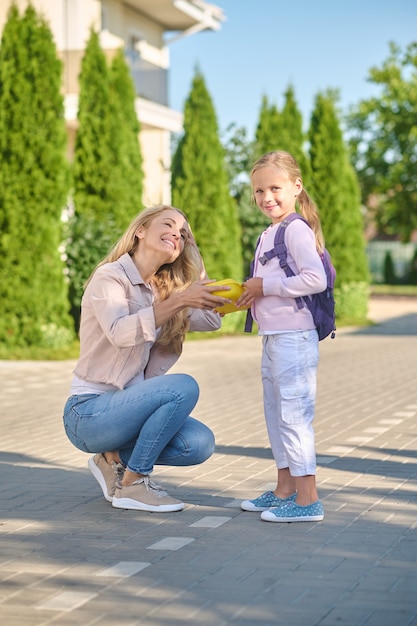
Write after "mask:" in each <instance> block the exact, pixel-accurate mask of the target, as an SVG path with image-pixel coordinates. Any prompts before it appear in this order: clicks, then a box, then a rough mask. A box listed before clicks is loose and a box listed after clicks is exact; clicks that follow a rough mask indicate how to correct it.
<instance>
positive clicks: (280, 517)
mask: <svg viewBox="0 0 417 626" xmlns="http://www.w3.org/2000/svg"><path fill="white" fill-rule="evenodd" d="M261 519H263V520H264V521H265V522H321V520H322V519H324V509H323V505H322V503H321V502H320V500H317V502H313V504H309V505H308V506H301V505H300V504H297V503H296V502H286V503H285V504H282V505H281V506H279V507H277V508H276V509H275V508H274V509H270V510H269V511H264V512H263V513H262V515H261Z"/></svg>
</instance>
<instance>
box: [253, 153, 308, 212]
mask: <svg viewBox="0 0 417 626" xmlns="http://www.w3.org/2000/svg"><path fill="white" fill-rule="evenodd" d="M252 188H253V193H254V196H255V201H256V204H257V206H258V207H259V209H260V210H261V211H262V213H263V214H264V215H266V216H267V217H268V218H269V219H270V220H271V222H272V223H273V224H277V223H278V222H281V221H282V220H283V219H284V218H285V217H287V215H289V213H294V211H295V204H296V201H297V196H298V195H299V194H300V192H301V190H302V188H303V185H302V182H301V179H300V178H297V179H296V180H295V182H292V181H291V180H290V179H289V178H288V175H287V173H286V172H285V171H284V170H280V169H278V168H276V167H273V166H272V165H271V166H269V165H268V166H266V167H261V168H260V169H259V170H256V172H254V173H253V175H252Z"/></svg>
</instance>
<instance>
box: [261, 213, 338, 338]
mask: <svg viewBox="0 0 417 626" xmlns="http://www.w3.org/2000/svg"><path fill="white" fill-rule="evenodd" d="M277 228H279V224H271V226H269V227H268V228H267V229H266V230H265V231H264V232H263V233H262V235H261V241H260V244H259V246H258V250H257V253H256V258H255V268H254V274H253V275H254V276H256V277H260V278H263V294H264V295H263V297H261V298H257V299H256V300H255V302H254V303H253V305H252V316H253V319H254V320H255V321H256V322H257V324H258V329H259V334H261V335H263V334H271V333H274V332H280V331H286V330H312V329H313V328H315V326H314V321H313V317H312V315H311V313H310V311H309V310H308V308H307V307H304V308H302V309H298V307H297V303H296V301H295V298H296V297H298V296H308V295H312V294H314V293H320V292H321V291H324V289H325V288H326V284H327V281H326V272H325V271H324V267H323V263H322V261H321V259H320V256H319V254H318V252H317V250H316V241H315V236H314V233H313V231H312V230H311V228H310V227H309V226H307V224H305V223H304V222H303V221H302V220H295V221H294V222H291V224H290V225H289V226H288V227H287V228H286V231H285V245H286V246H287V262H288V265H289V266H290V267H291V269H292V270H293V272H295V274H296V275H295V276H291V277H287V276H286V275H285V272H284V270H283V269H282V268H281V267H280V265H279V261H278V257H274V258H272V259H271V260H270V261H268V262H267V263H265V265H261V263H259V262H258V259H259V257H260V256H262V255H263V254H264V253H265V252H267V251H268V250H271V248H273V247H274V237H275V233H276V229H277Z"/></svg>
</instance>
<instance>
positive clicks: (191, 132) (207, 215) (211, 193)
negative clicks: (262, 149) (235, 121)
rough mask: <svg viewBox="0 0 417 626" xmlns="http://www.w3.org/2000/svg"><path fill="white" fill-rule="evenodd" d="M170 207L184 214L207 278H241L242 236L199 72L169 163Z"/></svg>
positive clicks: (195, 76)
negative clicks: (182, 126) (170, 167)
mask: <svg viewBox="0 0 417 626" xmlns="http://www.w3.org/2000/svg"><path fill="white" fill-rule="evenodd" d="M171 182H172V198H173V204H174V205H175V206H177V207H178V208H180V209H182V210H183V211H185V213H186V214H187V216H188V218H189V220H190V224H191V228H192V230H193V233H194V236H195V239H196V241H197V244H198V246H199V248H200V251H201V253H202V256H203V258H204V262H205V265H206V269H207V272H208V274H209V276H212V277H213V278H216V279H219V280H220V279H222V278H235V279H237V280H239V279H241V277H242V250H241V241H240V239H241V232H240V224H239V219H238V214H237V207H236V202H235V200H234V199H233V198H232V197H231V195H230V192H229V186H228V182H229V181H228V176H227V170H226V167H225V152H224V149H223V147H222V145H221V142H220V139H219V136H218V125H217V119H216V114H215V110H214V107H213V103H212V100H211V98H210V95H209V93H208V91H207V88H206V85H205V82H204V78H203V76H202V74H201V73H200V72H199V71H198V70H197V71H196V73H195V75H194V78H193V81H192V86H191V91H190V94H189V96H188V98H187V100H186V103H185V109H184V134H183V136H182V137H181V139H180V141H179V143H178V146H177V149H176V151H175V154H174V157H173V161H172V179H171Z"/></svg>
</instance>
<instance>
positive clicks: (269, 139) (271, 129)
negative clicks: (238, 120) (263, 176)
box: [254, 95, 280, 161]
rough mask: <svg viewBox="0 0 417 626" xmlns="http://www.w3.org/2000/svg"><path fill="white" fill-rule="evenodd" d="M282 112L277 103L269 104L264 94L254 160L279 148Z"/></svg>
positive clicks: (256, 135)
mask: <svg viewBox="0 0 417 626" xmlns="http://www.w3.org/2000/svg"><path fill="white" fill-rule="evenodd" d="M279 131H280V112H279V111H278V108H277V107H276V106H275V104H269V101H268V98H267V96H265V95H264V96H262V102H261V109H260V112H259V120H258V124H257V126H256V131H255V147H254V161H255V160H256V159H258V158H259V157H260V156H262V155H263V154H265V153H266V152H271V151H272V150H278V148H277V145H278V141H279Z"/></svg>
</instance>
